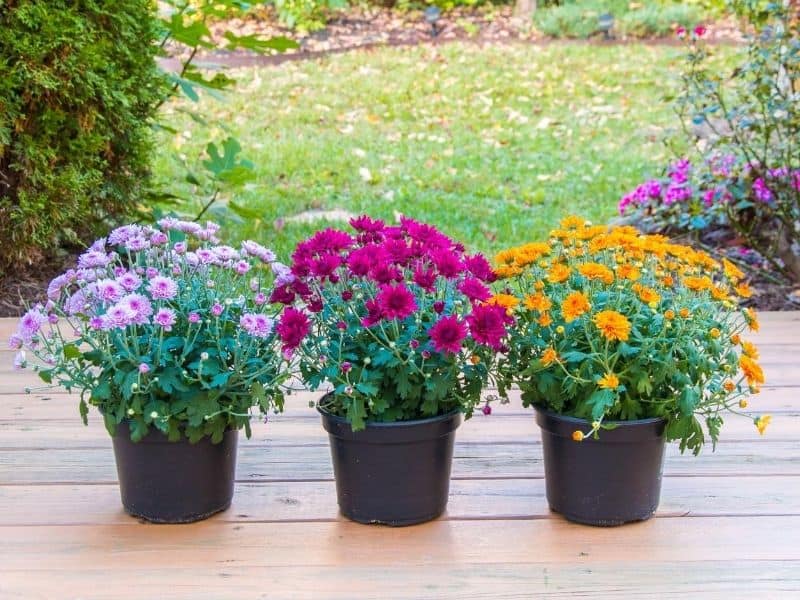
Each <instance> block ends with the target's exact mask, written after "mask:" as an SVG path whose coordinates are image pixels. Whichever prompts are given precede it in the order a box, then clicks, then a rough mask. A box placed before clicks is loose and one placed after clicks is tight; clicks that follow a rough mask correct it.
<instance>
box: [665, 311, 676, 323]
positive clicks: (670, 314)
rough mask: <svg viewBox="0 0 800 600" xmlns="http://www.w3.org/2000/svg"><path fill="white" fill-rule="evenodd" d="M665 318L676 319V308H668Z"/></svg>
mask: <svg viewBox="0 0 800 600" xmlns="http://www.w3.org/2000/svg"><path fill="white" fill-rule="evenodd" d="M664 318H666V319H668V320H670V321H671V320H672V319H674V318H675V311H674V310H672V309H669V310H667V311H666V312H665V313H664Z"/></svg>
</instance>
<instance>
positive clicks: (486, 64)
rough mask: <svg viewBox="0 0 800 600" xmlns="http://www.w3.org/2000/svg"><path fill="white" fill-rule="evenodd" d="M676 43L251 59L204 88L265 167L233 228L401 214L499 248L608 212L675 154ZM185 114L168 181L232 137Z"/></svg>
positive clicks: (164, 156) (286, 228)
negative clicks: (254, 65) (667, 135)
mask: <svg viewBox="0 0 800 600" xmlns="http://www.w3.org/2000/svg"><path fill="white" fill-rule="evenodd" d="M680 53H681V49H680V48H671V47H664V46H660V47H652V46H644V45H641V46H640V45H622V46H590V45H583V44H551V45H548V46H545V47H536V46H524V45H504V46H495V47H485V48H480V47H478V46H476V45H472V44H466V45H461V44H450V45H446V46H442V47H439V48H437V49H433V48H429V47H417V48H400V49H382V50H377V51H373V52H354V53H349V54H343V55H336V56H331V57H329V58H326V59H325V60H321V61H313V62H309V61H307V62H297V63H289V64H284V65H281V66H277V67H268V68H260V69H247V70H241V71H239V72H238V73H237V78H238V79H239V81H240V83H239V88H238V93H237V94H235V95H231V96H230V98H229V100H228V101H227V102H224V103H220V102H216V101H213V100H206V101H205V102H207V103H208V104H207V105H206V106H207V107H208V109H209V110H210V111H212V112H214V113H215V115H216V116H217V117H219V118H221V120H222V121H223V122H225V123H226V127H227V128H228V129H229V131H230V132H231V133H232V134H233V135H235V136H236V137H238V138H239V140H240V141H241V143H242V145H243V147H244V149H245V154H246V155H247V157H248V158H250V159H251V160H252V161H253V162H254V163H255V164H256V171H257V175H258V176H257V179H256V181H255V182H254V183H251V184H248V186H247V188H246V189H245V190H243V191H241V192H240V193H237V194H236V197H235V198H234V200H235V201H236V202H237V203H239V204H242V205H244V206H247V207H248V208H250V209H255V210H256V211H258V213H259V214H260V215H262V216H261V218H260V219H259V220H257V221H248V222H240V223H239V224H238V225H235V228H234V232H233V235H234V236H235V237H240V238H244V237H254V238H256V239H259V240H262V241H264V242H266V243H268V244H271V245H272V246H273V247H275V248H276V249H277V250H279V251H280V252H281V253H287V252H289V251H290V249H291V247H292V246H293V244H294V243H296V242H297V241H298V240H299V239H301V238H302V237H304V236H306V235H307V234H308V233H309V232H311V231H313V230H315V229H317V228H319V227H321V226H322V224H320V223H314V224H308V223H297V222H291V219H290V220H289V221H288V222H285V221H284V220H285V219H287V218H291V217H292V216H293V215H296V214H298V213H302V212H304V211H307V210H310V209H325V210H332V209H341V210H344V211H350V212H354V213H361V212H368V213H370V214H371V215H374V216H378V217H383V218H385V219H389V220H392V219H394V218H395V215H396V214H397V213H403V214H406V215H409V216H412V217H414V218H417V219H421V220H424V221H428V222H431V223H433V224H435V225H437V226H440V227H441V228H442V229H443V230H444V231H445V232H447V233H448V234H450V235H452V236H454V237H456V238H458V239H461V240H463V241H464V242H465V243H467V245H468V246H469V247H471V248H473V249H479V250H483V251H489V252H491V251H494V250H495V249H497V248H500V247H502V246H506V245H508V244H516V243H520V242H523V241H525V240H530V239H535V238H540V237H542V236H544V235H546V233H547V231H548V230H549V229H550V228H551V227H552V226H553V225H554V224H555V223H556V222H557V221H558V220H559V219H560V217H561V216H563V215H565V214H567V213H580V214H583V215H586V216H588V217H590V218H592V219H595V220H598V221H601V220H606V219H609V218H610V217H612V216H613V215H614V214H615V206H616V202H617V200H618V198H619V196H620V194H621V193H623V192H624V191H626V190H628V189H629V188H631V187H632V186H634V185H635V184H636V183H637V182H638V181H639V180H640V179H641V178H642V177H645V176H647V175H648V174H652V173H654V172H655V171H656V170H657V169H658V167H659V165H663V163H664V161H666V160H669V158H670V155H669V153H668V151H667V150H666V148H665V147H664V146H663V144H662V142H661V139H662V137H663V135H664V128H665V127H671V126H674V125H675V123H676V122H675V118H674V116H673V114H672V112H671V109H670V106H669V104H668V103H666V102H665V101H664V100H663V99H662V97H663V94H664V93H665V92H666V91H668V89H669V88H670V87H671V86H672V85H673V84H674V79H675V68H676V66H677V65H678V63H679V61H680V60H681V59H680ZM176 108H179V106H178V105H172V106H170V107H168V108H167V110H175V109H176ZM178 122H179V124H180V125H179V129H183V130H185V131H183V132H182V133H179V134H178V135H176V136H171V137H169V138H167V139H164V140H163V143H161V144H160V148H161V150H160V155H159V158H158V161H157V171H158V174H159V176H161V177H163V178H173V179H174V178H177V177H180V176H181V173H182V171H181V168H180V166H179V164H178V162H177V160H176V159H175V158H173V157H172V155H173V153H174V152H175V151H178V152H184V153H186V154H187V155H188V156H192V155H197V154H198V152H199V150H200V148H202V147H203V145H204V144H205V143H206V142H207V141H208V136H209V135H211V136H213V137H214V139H217V140H219V139H221V138H222V137H224V135H226V134H225V132H224V131H221V130H216V131H213V130H212V131H209V130H208V129H206V128H203V127H201V126H198V125H195V124H194V123H193V122H192V121H191V120H189V119H184V120H181V119H178ZM182 191H183V192H184V193H186V192H191V190H190V188H189V187H188V185H187V186H186V187H184V188H183V189H182ZM228 199H229V198H228ZM228 199H223V200H228ZM276 224H277V226H276ZM232 225H233V223H229V227H231V226H232Z"/></svg>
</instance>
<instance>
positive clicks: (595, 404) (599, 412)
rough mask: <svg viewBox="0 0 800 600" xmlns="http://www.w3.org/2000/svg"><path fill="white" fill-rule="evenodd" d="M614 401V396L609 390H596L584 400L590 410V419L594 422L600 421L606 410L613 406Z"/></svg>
mask: <svg viewBox="0 0 800 600" xmlns="http://www.w3.org/2000/svg"><path fill="white" fill-rule="evenodd" d="M615 400H616V394H615V393H614V392H612V391H611V390H596V391H595V392H594V393H593V394H592V395H591V396H589V398H588V399H587V400H586V403H587V404H588V405H589V406H591V408H592V418H593V419H594V420H598V419H600V417H602V416H603V415H604V414H605V412H606V409H607V408H610V407H612V406H614V401H615Z"/></svg>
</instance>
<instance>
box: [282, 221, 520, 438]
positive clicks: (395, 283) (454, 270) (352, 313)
mask: <svg viewBox="0 0 800 600" xmlns="http://www.w3.org/2000/svg"><path fill="white" fill-rule="evenodd" d="M350 224H351V226H352V231H339V230H334V229H327V230H325V231H319V232H317V233H316V234H314V235H313V236H312V237H311V238H309V239H308V240H306V241H304V242H302V243H300V244H299V245H298V246H297V249H296V250H295V253H294V255H293V262H292V274H293V275H294V276H295V280H294V281H287V282H285V283H284V284H283V285H279V286H277V287H276V289H275V291H274V293H273V295H272V299H273V300H275V301H277V302H282V303H285V304H292V305H293V304H296V303H300V304H302V305H303V306H304V308H305V311H306V312H307V313H308V314H309V315H310V326H311V327H310V332H309V334H308V335H307V336H306V337H305V338H304V341H303V342H302V344H300V349H301V351H300V353H299V357H300V369H301V373H302V375H303V377H304V379H305V381H306V382H307V383H308V384H309V385H310V386H311V387H312V388H313V389H317V388H318V387H320V386H321V385H323V384H327V385H328V386H330V389H331V393H330V394H328V395H327V396H326V397H325V399H324V402H323V404H322V408H323V409H325V410H327V411H329V412H332V413H333V414H336V415H339V416H343V417H346V418H347V419H348V420H349V421H350V423H351V425H352V427H353V429H354V430H358V429H361V428H363V427H364V424H365V422H366V421H368V420H369V421H382V422H391V421H406V420H413V419H421V418H426V417H432V416H436V415H442V414H446V413H449V412H451V411H455V410H459V411H461V412H463V413H464V414H465V416H466V417H469V416H470V415H471V414H472V412H473V410H474V409H475V407H476V406H477V405H478V404H479V403H481V401H482V399H481V393H482V390H483V389H484V388H485V387H486V385H487V383H488V382H489V380H490V377H491V374H492V365H493V363H494V357H495V354H496V353H497V352H498V351H501V350H503V349H504V346H503V341H504V338H505V334H506V326H507V325H509V323H510V321H511V319H510V317H508V315H507V314H506V310H505V309H504V308H502V307H500V306H495V305H490V304H488V303H487V302H486V301H487V300H489V299H490V297H491V292H490V290H489V287H488V286H489V284H490V283H491V282H492V281H493V280H494V274H493V272H492V269H491V266H490V265H489V263H488V262H487V260H486V259H485V258H484V257H483V256H481V255H480V254H475V255H468V254H466V253H465V252H464V247H463V246H462V245H461V244H458V243H456V242H454V241H452V240H451V239H450V238H448V237H447V236H445V235H444V234H442V233H441V232H439V231H438V230H436V229H435V228H434V227H432V226H430V225H426V224H423V223H419V222H417V221H414V220H412V219H407V218H402V219H401V220H400V224H399V225H397V226H388V225H386V224H385V223H383V222H382V221H379V220H373V219H371V218H370V217H367V216H362V217H359V218H357V219H353V220H352V221H351V222H350ZM298 314H301V313H299V312H298ZM293 319H296V320H297V321H298V323H299V325H302V326H303V327H301V329H302V331H299V332H298V335H297V336H295V337H294V338H293V339H295V340H299V339H300V338H301V337H302V334H304V333H305V329H306V328H307V325H308V321H307V320H306V317H305V315H302V314H301V317H300V316H295V317H293ZM299 325H298V326H299ZM486 402H488V399H487V400H486ZM485 407H486V410H485V412H487V413H488V412H489V411H488V404H486V405H485Z"/></svg>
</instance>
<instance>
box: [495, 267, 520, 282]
mask: <svg viewBox="0 0 800 600" xmlns="http://www.w3.org/2000/svg"><path fill="white" fill-rule="evenodd" d="M520 273H522V269H521V268H520V267H518V266H516V265H502V266H499V267H495V269H494V274H495V275H496V276H497V278H498V279H508V278H509V277H514V275H519V274H520Z"/></svg>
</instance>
